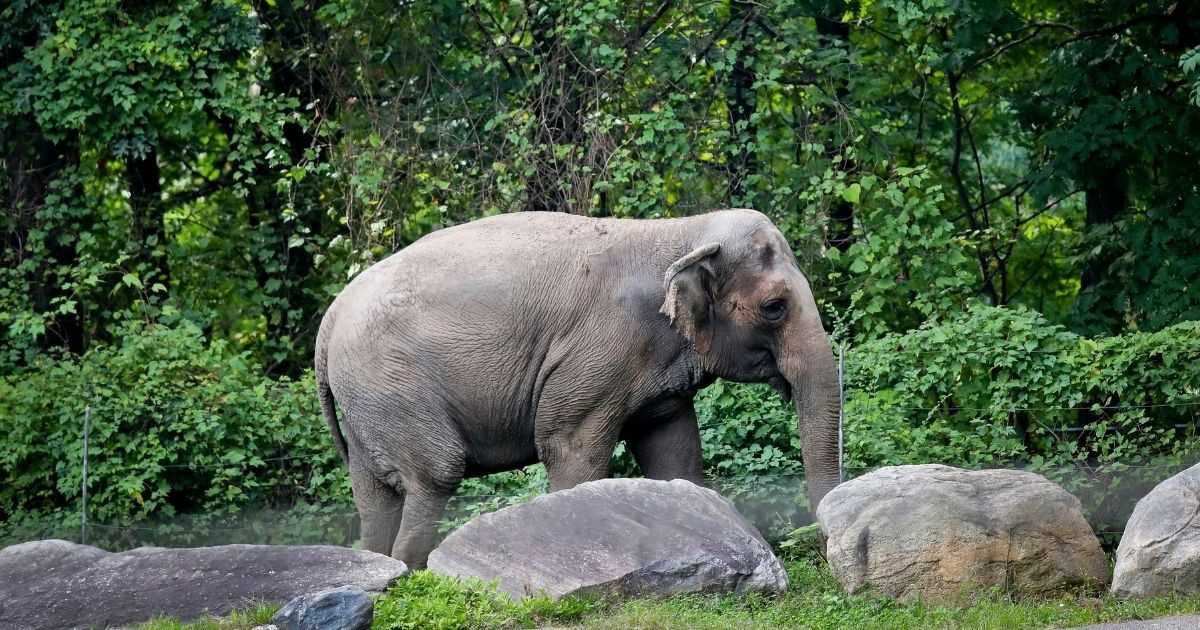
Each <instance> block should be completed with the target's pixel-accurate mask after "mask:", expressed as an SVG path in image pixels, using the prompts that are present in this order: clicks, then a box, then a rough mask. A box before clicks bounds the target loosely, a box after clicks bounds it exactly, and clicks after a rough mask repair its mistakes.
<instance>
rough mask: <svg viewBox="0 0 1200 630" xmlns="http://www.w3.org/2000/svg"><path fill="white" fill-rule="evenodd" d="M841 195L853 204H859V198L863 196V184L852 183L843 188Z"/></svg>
mask: <svg viewBox="0 0 1200 630" xmlns="http://www.w3.org/2000/svg"><path fill="white" fill-rule="evenodd" d="M841 195H842V199H845V200H846V201H849V202H850V203H853V204H858V201H859V198H860V197H861V196H862V186H861V185H859V184H858V183H857V182H855V183H853V184H850V185H849V186H847V187H845V188H843V189H842V192H841Z"/></svg>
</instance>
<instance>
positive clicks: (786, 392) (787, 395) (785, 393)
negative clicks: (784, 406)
mask: <svg viewBox="0 0 1200 630" xmlns="http://www.w3.org/2000/svg"><path fill="white" fill-rule="evenodd" d="M767 384H769V385H770V386H771V388H772V389H774V390H775V391H777V392H779V395H780V396H782V397H783V401H784V402H791V401H792V386H791V384H790V383H788V382H787V379H786V378H783V377H782V376H780V375H778V374H776V375H775V376H772V377H770V378H768V379H767Z"/></svg>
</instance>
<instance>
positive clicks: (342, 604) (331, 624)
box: [271, 586, 375, 630]
mask: <svg viewBox="0 0 1200 630" xmlns="http://www.w3.org/2000/svg"><path fill="white" fill-rule="evenodd" d="M374 610H375V604H374V602H372V601H371V596H370V595H367V592H366V591H364V590H362V589H361V588H358V587H357V586H342V587H340V588H331V589H329V590H325V591H321V592H319V593H313V594H312V595H302V596H300V597H297V598H296V599H293V600H292V601H290V602H288V603H287V605H285V606H284V607H283V608H281V609H279V612H277V613H275V616H274V617H271V623H273V624H275V625H276V626H278V628H279V630H366V629H367V628H370V627H371V621H372V619H373V618H374Z"/></svg>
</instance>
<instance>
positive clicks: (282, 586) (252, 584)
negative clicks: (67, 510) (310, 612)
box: [0, 540, 408, 630]
mask: <svg viewBox="0 0 1200 630" xmlns="http://www.w3.org/2000/svg"><path fill="white" fill-rule="evenodd" d="M407 573H408V567H406V566H404V563H403V562H400V561H399V560H394V559H392V558H389V557H387V556H384V555H380V554H377V553H372V552H369V551H361V550H355V549H346V548H344V547H332V546H284V545H224V546H219V547H198V548H189V549H160V548H150V547H143V548H141V549H134V550H132V551H126V552H124V553H110V552H107V551H104V550H102V549H97V548H95V547H88V546H86V545H79V544H75V543H72V542H67V541H65V540H42V541H35V542H29V543H23V544H20V545H13V546H11V547H6V548H4V549H2V550H0V628H21V629H22V630H40V629H42V628H47V629H48V628H73V627H77V626H84V627H87V626H98V627H101V628H104V627H108V626H120V625H127V624H132V623H137V622H140V621H146V620H148V619H150V618H152V617H154V616H157V615H165V616H168V617H174V618H178V619H182V620H185V621H187V620H191V619H197V618H200V617H206V616H210V615H211V616H217V617H224V616H228V615H229V613H231V612H233V611H234V610H237V609H241V608H247V607H250V606H253V605H254V604H255V603H256V602H270V603H280V604H282V603H284V602H287V601H289V600H291V599H292V598H294V597H297V596H299V595H304V594H306V593H313V592H315V591H319V590H322V589H326V588H332V587H337V586H343V585H346V584H353V585H356V586H359V587H361V588H363V589H365V590H368V591H378V592H381V591H384V590H386V589H387V588H388V587H389V586H390V585H391V584H392V583H394V582H395V581H396V580H397V579H399V578H400V577H402V576H404V575H406V574H407Z"/></svg>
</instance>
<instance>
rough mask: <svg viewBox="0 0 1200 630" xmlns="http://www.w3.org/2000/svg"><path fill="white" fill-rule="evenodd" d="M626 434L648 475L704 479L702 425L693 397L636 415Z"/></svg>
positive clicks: (626, 440)
mask: <svg viewBox="0 0 1200 630" xmlns="http://www.w3.org/2000/svg"><path fill="white" fill-rule="evenodd" d="M622 437H624V438H625V443H626V444H628V445H629V450H630V451H632V452H633V458H634V460H636V461H637V464H638V467H639V468H641V469H642V474H644V475H646V477H648V478H650V479H667V480H670V479H686V480H688V481H691V482H693V483H701V482H702V481H703V478H704V475H703V464H704V462H703V459H702V457H701V455H700V426H699V424H697V422H696V410H695V408H694V407H693V406H692V401H691V400H684V399H680V400H677V401H673V402H672V403H670V404H667V405H663V406H661V407H660V408H659V409H655V410H652V411H651V412H649V413H645V414H641V415H640V417H636V418H633V419H632V420H631V421H630V422H629V424H628V425H627V426H626V427H625V431H624V434H623V436H622Z"/></svg>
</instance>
